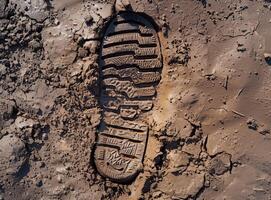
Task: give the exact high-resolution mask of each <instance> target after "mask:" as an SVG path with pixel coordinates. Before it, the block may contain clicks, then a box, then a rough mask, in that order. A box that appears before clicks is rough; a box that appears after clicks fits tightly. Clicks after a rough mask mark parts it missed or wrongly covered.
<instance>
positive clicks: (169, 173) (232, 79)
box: [0, 0, 271, 200]
mask: <svg viewBox="0 0 271 200" xmlns="http://www.w3.org/2000/svg"><path fill="white" fill-rule="evenodd" d="M118 2H119V1H118ZM130 3H131V8H132V9H133V11H134V12H139V13H141V14H142V13H144V16H145V15H148V16H149V17H150V18H152V19H153V20H154V22H156V25H157V29H158V35H159V39H160V42H161V51H162V55H163V70H162V74H161V80H160V83H159V85H157V87H156V90H157V95H156V98H155V99H153V108H152V110H151V111H148V112H146V113H145V115H144V121H145V122H146V123H147V124H148V127H149V133H148V142H147V145H146V151H145V156H144V160H143V166H142V169H141V171H140V173H139V175H138V176H137V177H136V178H135V180H134V181H132V182H130V183H128V184H119V183H115V182H114V181H112V180H110V179H108V178H106V177H104V176H101V175H100V174H99V173H98V172H97V170H96V166H95V163H94V152H95V144H96V140H97V134H99V125H100V122H101V121H103V117H102V113H103V108H102V106H101V105H100V102H99V99H100V89H101V80H100V73H99V72H100V65H99V53H100V49H101V47H102V43H101V42H102V41H103V35H104V32H105V28H106V27H107V25H108V22H109V21H110V19H112V17H114V16H115V14H116V12H117V11H119V10H122V9H130V7H129V8H128V7H125V6H122V5H118V6H117V7H116V9H115V7H114V1H113V0H108V1H102V0H100V1H98V0H97V1H83V0H53V1H50V0H32V1H30V0H29V1H25V0H17V1H15V0H1V1H0V200H1V199H4V200H30V199H31V200H32V199H35V200H36V199H43V200H55V199H61V200H66V199H67V200H68V199H76V200H77V199H78V200H85V199H86V200H89V199H93V200H97V199H118V200H124V199H125V200H126V199H135V200H136V199H160V200H164V199H176V200H177V199H180V200H193V199H195V200H204V199H205V200H220V199H221V200H222V199H227V200H244V199H250V200H254V199H255V200H259V199H261V200H269V199H271V171H270V168H271V153H270V152H271V145H270V142H271V135H270V131H271V130H270V129H271V126H270V124H271V121H270V119H271V104H270V101H271V91H270V87H269V86H270V85H271V81H270V80H271V79H270V77H271V71H270V70H271V68H270V67H271V66H270V65H271V39H270V38H271V29H270V27H271V26H270V23H271V12H270V10H271V2H270V0H250V1H248V0H239V1H237V0H224V1H217V0H208V1H205V0H141V1H138V0H130ZM269 91H270V93H269Z"/></svg>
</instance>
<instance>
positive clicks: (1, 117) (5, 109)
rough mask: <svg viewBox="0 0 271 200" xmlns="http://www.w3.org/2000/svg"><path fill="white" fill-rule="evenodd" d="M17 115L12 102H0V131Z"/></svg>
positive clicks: (2, 100)
mask: <svg viewBox="0 0 271 200" xmlns="http://www.w3.org/2000/svg"><path fill="white" fill-rule="evenodd" d="M16 115H17V108H16V105H15V102H14V101H11V100H4V99H1V100H0V130H1V129H2V128H4V127H5V126H8V125H10V124H11V123H12V122H13V121H14V119H15V118H16Z"/></svg>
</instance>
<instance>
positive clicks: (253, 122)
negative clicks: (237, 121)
mask: <svg viewBox="0 0 271 200" xmlns="http://www.w3.org/2000/svg"><path fill="white" fill-rule="evenodd" d="M247 126H248V128H249V129H252V130H255V131H256V130H257V129H258V124H257V122H256V120H255V119H253V118H249V119H248V120H247Z"/></svg>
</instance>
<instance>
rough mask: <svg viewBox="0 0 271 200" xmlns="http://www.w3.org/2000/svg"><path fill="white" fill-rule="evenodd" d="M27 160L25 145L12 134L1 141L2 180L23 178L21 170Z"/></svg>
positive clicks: (0, 166) (0, 172)
mask: <svg viewBox="0 0 271 200" xmlns="http://www.w3.org/2000/svg"><path fill="white" fill-rule="evenodd" d="M26 160H27V151H26V148H25V144H24V143H23V142H22V141H21V140H20V139H19V138H17V137H16V136H13V135H11V134H9V135H6V136H4V137H2V139H1V140H0V179H4V177H6V176H8V177H10V176H12V177H13V178H16V177H18V176H21V175H20V174H19V173H20V170H21V169H22V167H23V165H24V164H25V162H26Z"/></svg>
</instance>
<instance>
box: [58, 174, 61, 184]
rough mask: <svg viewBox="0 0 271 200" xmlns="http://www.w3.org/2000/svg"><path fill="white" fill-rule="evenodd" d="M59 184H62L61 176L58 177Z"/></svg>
mask: <svg viewBox="0 0 271 200" xmlns="http://www.w3.org/2000/svg"><path fill="white" fill-rule="evenodd" d="M57 182H58V183H62V177H61V175H57Z"/></svg>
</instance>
